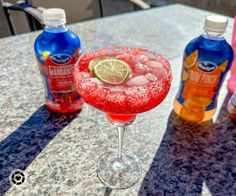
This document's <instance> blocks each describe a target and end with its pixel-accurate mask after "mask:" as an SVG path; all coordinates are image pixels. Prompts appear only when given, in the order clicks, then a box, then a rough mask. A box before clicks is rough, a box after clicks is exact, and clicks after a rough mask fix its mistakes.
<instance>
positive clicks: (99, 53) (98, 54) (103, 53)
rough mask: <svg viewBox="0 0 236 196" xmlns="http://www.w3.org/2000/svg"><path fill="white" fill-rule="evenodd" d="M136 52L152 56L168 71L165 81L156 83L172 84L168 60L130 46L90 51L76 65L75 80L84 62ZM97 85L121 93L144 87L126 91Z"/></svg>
mask: <svg viewBox="0 0 236 196" xmlns="http://www.w3.org/2000/svg"><path fill="white" fill-rule="evenodd" d="M134 52H139V53H140V54H149V55H151V57H152V60H156V61H158V62H161V63H162V64H163V65H164V68H165V69H166V71H167V73H166V77H165V79H164V80H163V79H162V80H157V81H156V83H161V82H162V81H166V80H169V82H171V80H172V71H171V66H170V64H169V62H168V60H167V59H166V58H164V57H163V56H162V55H161V54H159V53H157V52H156V51H152V50H148V49H146V48H139V47H129V46H108V47H104V48H99V49H97V50H90V51H87V52H86V53H85V54H82V55H81V56H80V57H79V59H78V61H77V63H76V65H75V68H74V80H76V78H77V72H80V70H79V69H80V65H82V64H83V62H86V63H88V64H89V62H88V61H89V60H90V61H91V60H93V59H95V58H102V57H109V56H110V55H112V54H116V55H120V54H124V53H129V54H133V53H134ZM81 61H82V63H81ZM84 79H86V78H84ZM94 83H96V82H94ZM96 84H97V85H98V86H99V87H101V88H103V89H112V90H114V91H116V90H117V91H119V92H123V91H126V90H128V89H135V88H136V89H139V88H142V87H143V86H130V87H125V88H124V89H122V88H117V87H119V86H120V85H117V86H112V85H110V86H104V84H103V83H102V84H99V83H96ZM121 86H122V85H121ZM144 86H145V85H144Z"/></svg>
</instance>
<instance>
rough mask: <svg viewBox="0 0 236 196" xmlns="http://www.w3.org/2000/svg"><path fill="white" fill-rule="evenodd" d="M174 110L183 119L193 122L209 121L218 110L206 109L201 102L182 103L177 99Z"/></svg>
mask: <svg viewBox="0 0 236 196" xmlns="http://www.w3.org/2000/svg"><path fill="white" fill-rule="evenodd" d="M174 111H175V112H176V113H177V114H178V115H179V116H180V117H181V118H183V119H185V120H188V121H191V122H201V121H208V120H210V119H212V117H213V116H214V114H215V112H216V108H215V109H213V110H209V111H205V109H204V107H203V106H202V105H201V103H198V104H197V103H194V102H193V103H188V104H186V105H184V104H180V103H179V102H178V101H177V100H175V101H174Z"/></svg>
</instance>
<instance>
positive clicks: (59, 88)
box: [34, 8, 83, 113]
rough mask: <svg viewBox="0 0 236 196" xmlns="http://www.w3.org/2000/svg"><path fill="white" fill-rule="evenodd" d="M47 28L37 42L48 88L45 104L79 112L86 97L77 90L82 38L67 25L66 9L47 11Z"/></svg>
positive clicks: (61, 109)
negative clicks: (75, 75)
mask: <svg viewBox="0 0 236 196" xmlns="http://www.w3.org/2000/svg"><path fill="white" fill-rule="evenodd" d="M43 20H44V24H45V28H44V30H43V32H42V33H41V34H40V35H39V36H38V37H37V39H36V40H35V44H34V49H35V54H36V58H37V62H38V66H39V70H40V74H41V76H42V79H43V82H44V87H45V104H46V105H47V107H48V109H50V110H52V111H55V112H62V113H66V112H75V111H78V110H80V109H81V108H82V106H83V100H82V99H81V97H80V96H79V94H78V93H77V92H76V90H75V86H74V83H73V69H74V64H75V63H76V62H77V60H78V58H79V56H80V51H81V46H80V39H79V37H78V36H77V35H76V34H75V33H73V32H72V31H70V30H68V29H67V28H66V27H65V23H66V16H65V12H64V10H63V9H57V8H52V9H47V10H45V11H44V12H43Z"/></svg>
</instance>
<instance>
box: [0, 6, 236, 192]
mask: <svg viewBox="0 0 236 196" xmlns="http://www.w3.org/2000/svg"><path fill="white" fill-rule="evenodd" d="M208 14H209V13H208V12H205V11H201V10H197V9H192V8H190V7H185V6H180V5H173V6H168V7H163V8H158V9H152V10H147V11H141V12H135V13H131V14H125V15H120V16H113V17H109V18H104V19H98V20H93V21H87V22H82V23H78V24H74V25H71V26H70V27H71V29H72V30H74V31H75V32H76V33H78V34H79V35H80V37H81V40H82V44H83V47H84V50H88V49H96V48H99V47H103V46H107V45H132V46H139V47H146V48H149V49H153V50H157V51H159V52H160V53H162V54H163V55H164V56H166V57H167V58H168V59H169V60H170V62H171V64H172V69H173V76H174V79H173V83H172V87H171V90H170V93H169V94H168V96H167V98H166V99H165V100H164V101H163V103H162V104H161V105H160V106H158V107H157V108H155V109H153V110H151V111H149V112H147V113H144V114H140V115H139V116H138V117H137V119H136V121H135V123H134V124H133V125H131V126H130V127H129V129H128V130H127V132H126V135H125V145H124V147H125V151H126V152H128V153H130V154H135V155H136V156H137V157H138V158H139V160H140V163H141V165H142V168H143V171H142V176H141V179H140V181H139V183H138V184H136V185H135V186H133V187H132V188H129V189H126V190H110V189H109V188H107V187H105V186H104V185H103V184H102V183H101V182H100V181H99V180H98V178H97V175H96V164H97V160H98V158H99V156H100V155H101V154H102V153H104V152H106V151H108V150H116V148H117V137H116V136H117V135H116V131H115V129H114V127H112V126H111V125H110V124H109V123H108V122H107V121H106V119H105V117H104V115H103V114H102V113H101V112H99V111H97V110H95V109H92V108H91V107H89V106H87V105H85V107H84V109H83V110H82V111H81V112H80V113H78V114H70V115H60V114H54V113H51V112H49V111H47V109H46V108H45V106H44V105H43V85H42V82H41V78H40V76H39V73H38V68H37V66H36V64H35V58H34V53H33V42H34V39H35V38H36V36H37V35H38V32H36V33H30V34H25V35H21V36H16V37H10V38H4V39H1V40H0V50H1V58H0V68H1V72H0V92H1V96H0V116H1V118H0V195H3V194H5V195H7V196H16V195H17V196H18V195H19V196H20V195H26V196H28V195H30V196H31V195H32V196H34V195H39V196H41V195H52V196H54V195H63V196H64V195H65V196H67V195H79V196H80V195H82V196H84V195H111V196H113V195H114V196H115V195H118V196H120V195H127V196H129V195H161V196H162V195H220V196H221V195H236V156H235V155H236V125H235V123H234V122H232V121H231V119H230V118H229V117H228V114H227V112H226V110H225V104H226V103H227V100H228V98H229V95H227V91H226V88H225V87H224V88H223V91H222V92H221V95H220V104H219V108H218V115H216V117H215V118H214V121H212V122H208V123H204V124H201V125H194V124H190V123H187V122H184V121H183V120H181V119H179V118H178V117H177V116H176V115H175V114H174V113H173V111H172V103H173V99H174V96H175V94H176V91H177V89H178V86H179V76H180V71H181V58H180V56H181V55H182V51H183V49H184V47H185V45H186V44H187V42H188V41H189V40H190V39H192V38H194V37H195V36H197V35H198V34H200V33H201V28H202V25H203V21H204V17H205V16H206V15H208ZM229 22H230V25H229V31H228V33H227V34H226V37H227V39H228V40H230V37H231V31H232V19H230V21H229ZM226 95H227V96H226ZM225 97H226V99H225ZM222 104H223V106H222ZM221 106H222V107H221ZM13 169H22V170H24V171H25V172H26V174H27V182H26V183H24V184H23V185H21V186H11V184H10V182H9V180H8V176H9V175H10V173H11V171H12V170H13Z"/></svg>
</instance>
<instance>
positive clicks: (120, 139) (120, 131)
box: [117, 126, 125, 161]
mask: <svg viewBox="0 0 236 196" xmlns="http://www.w3.org/2000/svg"><path fill="white" fill-rule="evenodd" d="M117 131H118V146H119V147H118V161H122V151H123V138H124V132H125V126H119V127H117Z"/></svg>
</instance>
